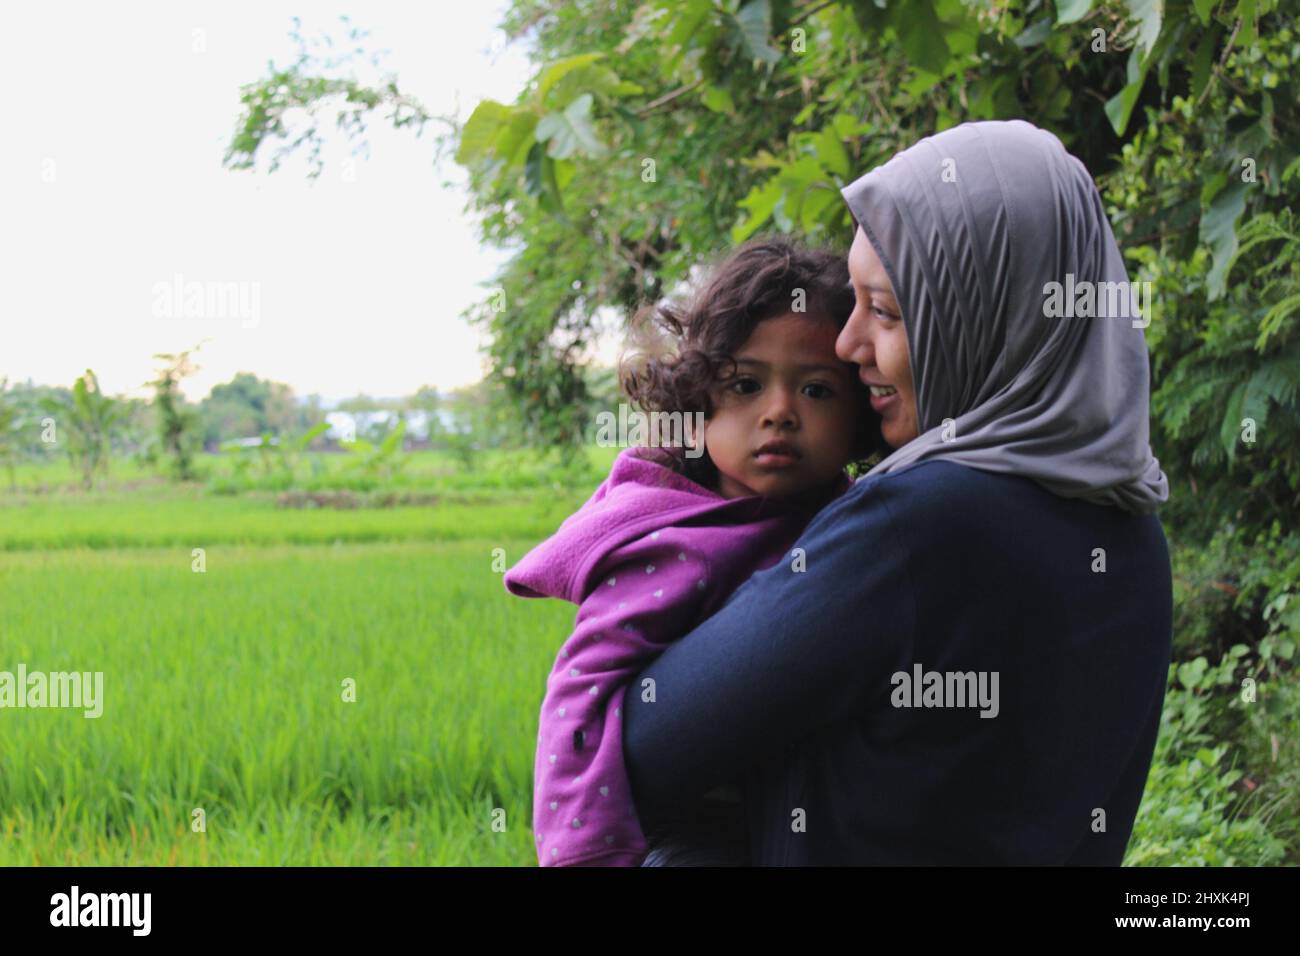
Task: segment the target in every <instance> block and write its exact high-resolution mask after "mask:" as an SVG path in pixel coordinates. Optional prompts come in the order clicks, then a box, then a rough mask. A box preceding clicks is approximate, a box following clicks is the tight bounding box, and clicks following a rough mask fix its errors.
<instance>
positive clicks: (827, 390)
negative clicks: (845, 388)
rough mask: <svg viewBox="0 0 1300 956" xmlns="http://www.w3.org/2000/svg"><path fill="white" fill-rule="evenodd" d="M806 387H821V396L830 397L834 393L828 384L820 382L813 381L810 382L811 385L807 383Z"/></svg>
mask: <svg viewBox="0 0 1300 956" xmlns="http://www.w3.org/2000/svg"><path fill="white" fill-rule="evenodd" d="M808 387H809V388H816V389H821V391H822V393H823V394H822V396H821V397H822V398H830V397H831V396H833V395H834V394H835V392H834V390H833V389H831V388H830V387H829V386H826V385H822V384H821V383H820V382H813V383H812V384H811V385H809V386H808ZM814 397H816V396H814Z"/></svg>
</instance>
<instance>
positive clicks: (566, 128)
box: [537, 93, 606, 159]
mask: <svg viewBox="0 0 1300 956" xmlns="http://www.w3.org/2000/svg"><path fill="white" fill-rule="evenodd" d="M591 104H592V96H591V94H590V93H583V94H582V95H581V96H579V97H578V98H577V99H576V100H574V101H573V102H572V103H570V104H569V105H568V106H566V107H565V108H564V112H563V113H547V114H546V115H545V116H543V117H542V118H541V119H540V120H539V121H538V123H537V139H538V141H539V142H543V143H549V146H548V147H547V150H546V154H547V155H548V156H550V157H551V158H552V159H568V158H569V157H570V156H572V155H573V154H574V153H578V152H581V153H584V154H586V155H588V156H591V157H593V158H596V159H599V158H601V157H603V156H604V155H605V152H606V150H605V146H604V144H602V143H601V142H600V140H599V139H597V138H596V131H595V130H594V129H593V128H592V125H591Z"/></svg>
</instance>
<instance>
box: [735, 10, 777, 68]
mask: <svg viewBox="0 0 1300 956" xmlns="http://www.w3.org/2000/svg"><path fill="white" fill-rule="evenodd" d="M736 26H738V27H739V28H740V35H741V37H742V38H743V39H744V42H745V49H746V50H747V51H748V52H749V55H750V56H751V57H753V58H754V59H755V60H761V61H762V62H764V63H766V64H767V65H768V66H775V65H776V64H777V63H779V62H781V52H780V51H779V50H774V49H773V48H772V46H771V44H770V43H769V42H768V40H769V38H770V37H771V36H772V7H771V4H770V3H769V2H768V0H749V3H747V4H745V5H744V6H743V7H741V8H740V12H739V13H737V14H736Z"/></svg>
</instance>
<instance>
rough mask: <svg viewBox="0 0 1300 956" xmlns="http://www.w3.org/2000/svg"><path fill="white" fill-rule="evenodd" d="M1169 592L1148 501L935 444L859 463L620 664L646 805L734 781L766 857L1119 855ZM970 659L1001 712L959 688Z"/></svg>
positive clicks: (1142, 753) (840, 860)
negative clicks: (730, 579)
mask: <svg viewBox="0 0 1300 956" xmlns="http://www.w3.org/2000/svg"><path fill="white" fill-rule="evenodd" d="M800 549H802V557H801V556H800ZM1097 549H1101V551H1098V550H1097ZM1103 552H1104V553H1103ZM800 561H802V563H803V570H800V569H799V568H800ZM1103 561H1104V565H1103V563H1102V562H1103ZM1102 567H1104V571H1103V570H1101V568H1102ZM1172 610H1173V609H1172V583H1171V576H1170V568H1169V553H1168V548H1167V546H1166V543H1165V537H1164V532H1163V531H1162V530H1161V527H1160V522H1159V520H1158V519H1157V518H1156V517H1155V516H1154V515H1142V516H1138V515H1133V514H1130V513H1127V512H1124V511H1122V510H1120V509H1118V508H1114V507H1109V506H1103V505H1095V504H1089V503H1087V502H1084V501H1080V500H1077V499H1067V498H1062V497H1059V496H1056V495H1054V494H1052V493H1051V492H1049V491H1047V490H1045V489H1044V488H1042V487H1041V486H1039V485H1037V484H1036V483H1034V482H1033V481H1031V480H1029V479H1027V478H1020V477H1014V476H1008V475H998V474H993V473H989V472H983V471H977V470H974V469H971V468H967V467H965V466H962V465H956V464H952V463H949V462H942V461H928V462H922V463H919V464H916V465H912V466H909V467H906V468H903V469H900V470H899V471H896V472H893V473H890V474H886V475H879V476H875V477H872V478H865V479H862V480H860V481H858V482H857V483H856V484H855V485H854V486H853V487H852V488H851V489H850V490H849V491H847V492H846V493H845V494H844V495H843V496H842V497H841V498H839V499H838V500H836V501H835V502H833V503H832V504H831V505H829V506H828V507H826V508H825V509H824V510H822V511H821V512H820V513H819V514H818V515H817V516H816V518H814V519H813V521H812V522H811V523H810V524H809V525H808V527H807V529H806V530H805V531H804V533H803V535H802V536H801V537H800V539H799V540H798V541H797V542H796V543H795V546H794V550H792V552H791V554H790V555H789V556H787V559H786V560H785V561H783V562H782V563H780V564H777V565H775V566H774V567H772V568H769V569H767V570H765V571H760V572H759V573H757V574H755V575H754V576H753V577H751V578H750V579H749V580H748V581H747V582H745V584H744V585H742V586H741V587H740V588H739V589H737V590H736V592H735V593H734V594H733V595H732V596H731V598H730V600H729V601H728V602H727V604H726V605H725V606H724V607H723V608H722V609H721V610H719V611H718V612H717V613H716V614H714V616H713V617H711V618H709V619H708V620H706V621H704V622H703V623H701V624H700V625H699V626H698V627H696V628H695V629H694V630H693V631H691V632H690V633H689V634H687V635H685V636H684V637H683V638H682V639H681V640H680V641H678V642H676V643H674V644H672V645H671V646H669V647H668V649H667V650H666V651H665V652H664V653H663V654H662V655H661V656H660V657H658V658H657V659H656V660H655V661H654V662H652V663H651V664H649V665H648V666H646V667H645V669H644V670H643V671H642V672H641V673H640V674H638V675H637V677H636V679H635V680H633V681H632V682H631V683H630V685H629V687H628V690H627V692H626V694H625V697H624V701H623V715H624V716H623V721H624V726H623V748H624V757H625V760H626V764H627V769H628V774H629V777H630V779H631V783H632V790H633V796H634V800H635V802H636V805H637V810H638V813H639V815H640V816H641V818H642V820H643V821H645V822H652V821H654V820H655V819H656V818H657V817H660V816H661V815H671V814H673V813H680V812H681V810H682V808H683V806H685V805H686V804H687V803H689V802H690V801H694V800H697V799H698V798H699V797H700V796H701V795H702V794H704V793H705V792H707V791H710V790H712V789H713V788H714V787H716V786H718V785H719V784H723V783H726V782H728V781H732V780H743V781H744V787H743V789H744V793H745V798H746V807H747V813H748V822H749V842H750V855H751V859H752V861H753V862H754V863H755V864H757V865H799V864H966V863H972V864H975V863H986V864H1106V865H1115V866H1118V865H1119V863H1120V862H1121V860H1122V859H1123V855H1124V849H1125V846H1126V845H1127V843H1128V839H1129V835H1130V833H1131V832H1132V827H1133V819H1134V816H1135V815H1136V813H1137V807H1138V803H1139V801H1140V799H1141V796H1142V790H1143V787H1144V786H1145V783H1146V777H1147V771H1148V770H1149V768H1150V764H1151V755H1152V751H1153V749H1154V746H1155V738H1156V733H1157V730H1158V727H1159V722H1160V711H1161V705H1162V702H1163V700H1164V693H1165V685H1166V677H1167V674H1168V668H1169V663H1170V651H1171V646H1170V645H1171V629H1172V620H1171V619H1172ZM918 666H919V669H920V671H919V672H920V674H921V680H920V681H919V682H918V683H919V684H920V686H919V687H917V688H915V689H914V690H913V689H910V688H907V687H906V686H905V685H904V684H903V682H902V678H901V676H896V675H902V674H906V675H907V676H908V678H909V679H911V678H913V677H914V676H916V675H917V673H918V671H917V668H918ZM931 671H934V672H938V674H939V675H940V676H939V678H927V677H925V676H924V675H925V674H926V673H927V672H931ZM971 672H973V675H972V677H973V679H975V680H978V679H979V678H980V676H981V675H982V677H983V679H984V681H985V683H984V688H985V690H986V698H985V699H986V700H991V699H992V689H993V684H992V673H993V672H997V695H996V696H997V708H996V709H997V713H996V716H987V717H982V716H981V712H984V713H990V714H991V713H992V711H993V708H992V707H991V706H983V707H981V706H980V705H979V703H978V701H976V700H968V701H966V703H967V704H968V706H957V705H959V704H960V703H961V701H960V700H959V699H958V697H957V695H956V690H957V689H958V688H959V687H962V688H963V689H964V688H965V687H966V686H971V685H970V684H968V683H963V682H962V681H961V680H958V679H952V680H950V679H949V677H948V675H949V674H950V673H951V674H954V675H956V674H967V673H971ZM645 678H653V680H654V701H653V702H647V701H645V700H643V696H649V695H648V694H647V693H646V692H645V690H644V688H643V685H642V681H643V680H644V679H645ZM936 680H938V681H940V683H939V689H938V690H936V689H935V681H936ZM927 685H928V686H929V687H930V689H931V695H930V697H929V701H930V703H932V704H938V703H945V704H947V705H948V706H924V703H925V702H926V698H925V697H924V696H923V694H922V692H923V691H924V690H925V689H926V687H927ZM940 691H942V692H943V693H940ZM904 700H906V702H907V703H910V704H913V705H916V704H921V705H922V706H907V707H904V706H899V705H900V704H901V703H902V702H903V701H904Z"/></svg>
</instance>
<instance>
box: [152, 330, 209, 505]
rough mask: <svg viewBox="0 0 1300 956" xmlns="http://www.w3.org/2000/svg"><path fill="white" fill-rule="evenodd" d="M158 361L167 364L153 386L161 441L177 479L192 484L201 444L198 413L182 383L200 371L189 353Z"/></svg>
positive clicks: (157, 357)
mask: <svg viewBox="0 0 1300 956" xmlns="http://www.w3.org/2000/svg"><path fill="white" fill-rule="evenodd" d="M154 358H156V359H158V360H160V361H161V362H162V363H163V367H162V368H160V369H159V370H158V378H156V379H154V381H152V382H150V383H149V384H150V385H152V386H153V388H154V410H155V412H156V413H157V419H158V440H159V443H160V444H161V446H162V449H163V453H164V454H165V455H166V456H167V457H168V460H169V463H170V466H171V472H172V475H173V477H175V478H176V479H177V480H179V481H191V480H193V478H194V477H195V474H194V454H195V452H196V451H197V446H198V444H199V439H198V435H197V430H198V413H197V412H196V411H195V410H194V409H192V408H190V407H189V406H188V405H187V404H186V402H185V396H184V395H182V394H181V390H180V382H181V379H183V378H185V377H186V376H189V375H192V374H193V373H194V372H195V371H197V367H196V366H195V365H194V364H193V363H191V362H190V353H189V352H181V353H179V354H176V355H172V354H168V353H159V354H157V355H155V356H154Z"/></svg>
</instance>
